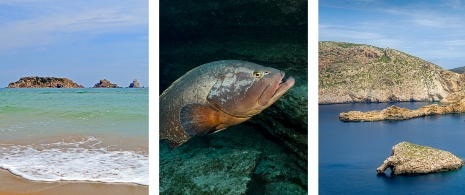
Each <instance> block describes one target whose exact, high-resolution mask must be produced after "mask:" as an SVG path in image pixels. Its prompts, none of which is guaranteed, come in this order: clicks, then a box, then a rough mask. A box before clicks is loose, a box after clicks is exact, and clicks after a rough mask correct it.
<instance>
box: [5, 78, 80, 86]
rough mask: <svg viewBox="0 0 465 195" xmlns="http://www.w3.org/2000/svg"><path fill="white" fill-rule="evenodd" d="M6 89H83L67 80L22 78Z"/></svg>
mask: <svg viewBox="0 0 465 195" xmlns="http://www.w3.org/2000/svg"><path fill="white" fill-rule="evenodd" d="M7 88H84V87H83V86H82V85H79V84H77V83H75V82H73V81H72V80H70V79H67V78H55V77H38V76H30V77H22V78H20V79H19V80H18V81H16V82H13V83H10V84H8V86H7Z"/></svg>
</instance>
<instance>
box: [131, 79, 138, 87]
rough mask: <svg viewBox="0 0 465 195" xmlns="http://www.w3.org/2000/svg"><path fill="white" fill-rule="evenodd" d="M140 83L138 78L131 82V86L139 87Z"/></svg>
mask: <svg viewBox="0 0 465 195" xmlns="http://www.w3.org/2000/svg"><path fill="white" fill-rule="evenodd" d="M139 87H140V85H139V82H137V79H134V81H133V82H132V83H131V84H129V88H139Z"/></svg>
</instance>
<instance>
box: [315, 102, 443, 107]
mask: <svg viewBox="0 0 465 195" xmlns="http://www.w3.org/2000/svg"><path fill="white" fill-rule="evenodd" d="M405 102H412V103H413V102H430V103H440V102H441V101H395V102H335V103H321V102H318V105H319V106H323V105H335V104H382V103H405Z"/></svg>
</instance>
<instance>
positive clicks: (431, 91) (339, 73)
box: [318, 42, 465, 104]
mask: <svg viewBox="0 0 465 195" xmlns="http://www.w3.org/2000/svg"><path fill="white" fill-rule="evenodd" d="M318 50H319V51H318V52H319V55H318V74H319V77H318V87H319V91H318V102H319V104H332V103H351V102H398V101H440V100H441V99H443V98H444V97H446V96H447V95H449V94H450V93H453V92H457V91H460V90H463V89H464V86H465V74H458V73H455V72H452V71H449V70H445V69H443V68H441V67H439V66H437V65H435V64H433V63H431V62H428V61H425V60H422V59H420V58H417V57H414V56H411V55H409V54H406V53H404V52H401V51H398V50H395V49H391V48H386V49H382V48H378V47H374V46H370V45H363V44H352V43H343V42H319V49H318Z"/></svg>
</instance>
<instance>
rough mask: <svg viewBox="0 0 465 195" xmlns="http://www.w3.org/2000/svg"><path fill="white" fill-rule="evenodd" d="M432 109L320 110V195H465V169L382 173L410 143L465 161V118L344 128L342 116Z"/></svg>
mask: <svg viewBox="0 0 465 195" xmlns="http://www.w3.org/2000/svg"><path fill="white" fill-rule="evenodd" d="M427 104H430V103H425V102H407V103H379V104H335V105H320V106H319V192H320V194H464V193H465V185H464V181H465V169H464V168H461V169H459V170H457V171H450V172H446V173H434V174H426V175H412V176H394V175H391V171H390V169H387V170H386V171H385V174H382V175H378V174H377V172H376V168H378V167H379V166H380V165H381V164H382V163H383V161H384V160H385V159H386V158H387V157H388V156H389V155H390V154H391V149H392V146H394V145H396V144H398V143H400V142H402V141H408V142H411V143H415V144H419V145H425V146H430V147H433V148H437V149H441V150H446V151H449V152H451V153H453V154H455V155H456V156H458V157H459V158H462V159H465V121H464V120H465V114H450V115H441V116H428V117H421V118H416V119H410V120H406V121H380V122H363V123H344V122H341V121H339V119H338V116H339V113H340V112H348V111H351V110H359V111H368V110H381V109H384V108H386V107H388V106H391V105H396V106H399V107H406V108H409V109H416V108H419V107H421V106H424V105H427Z"/></svg>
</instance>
